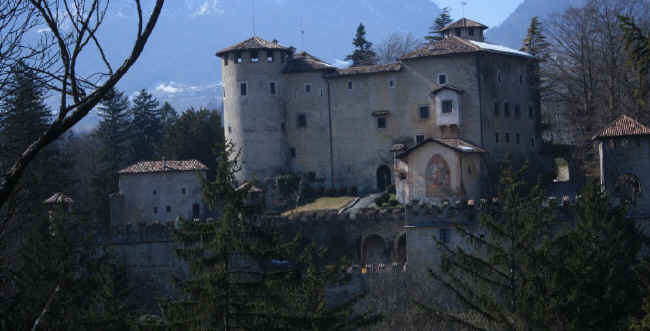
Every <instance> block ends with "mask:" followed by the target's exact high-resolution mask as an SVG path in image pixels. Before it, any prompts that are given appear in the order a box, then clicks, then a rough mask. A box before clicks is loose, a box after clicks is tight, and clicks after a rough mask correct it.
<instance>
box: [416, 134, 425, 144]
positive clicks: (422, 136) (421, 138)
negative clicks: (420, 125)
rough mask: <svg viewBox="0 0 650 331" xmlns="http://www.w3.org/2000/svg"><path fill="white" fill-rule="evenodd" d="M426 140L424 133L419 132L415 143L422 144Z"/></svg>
mask: <svg viewBox="0 0 650 331" xmlns="http://www.w3.org/2000/svg"><path fill="white" fill-rule="evenodd" d="M423 142H424V135H423V134H418V135H416V136H415V143H416V144H421V143H423Z"/></svg>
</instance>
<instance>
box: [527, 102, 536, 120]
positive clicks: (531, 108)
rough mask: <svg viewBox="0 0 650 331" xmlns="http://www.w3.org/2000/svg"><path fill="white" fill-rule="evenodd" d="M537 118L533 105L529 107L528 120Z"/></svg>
mask: <svg viewBox="0 0 650 331" xmlns="http://www.w3.org/2000/svg"><path fill="white" fill-rule="evenodd" d="M533 117H535V110H534V109H533V106H532V105H528V118H530V119H532V118H533Z"/></svg>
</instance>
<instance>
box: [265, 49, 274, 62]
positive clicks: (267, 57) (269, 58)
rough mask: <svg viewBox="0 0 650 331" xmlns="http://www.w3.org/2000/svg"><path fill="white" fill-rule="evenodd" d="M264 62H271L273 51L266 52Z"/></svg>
mask: <svg viewBox="0 0 650 331" xmlns="http://www.w3.org/2000/svg"><path fill="white" fill-rule="evenodd" d="M266 62H269V63H270V62H273V51H266Z"/></svg>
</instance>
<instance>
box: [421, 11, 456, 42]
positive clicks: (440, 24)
mask: <svg viewBox="0 0 650 331" xmlns="http://www.w3.org/2000/svg"><path fill="white" fill-rule="evenodd" d="M450 11H451V9H449V7H445V8H443V9H442V13H440V15H439V16H438V17H437V18H436V20H435V21H434V22H433V25H431V27H430V28H429V34H428V35H426V36H424V39H425V40H426V41H427V42H428V43H430V44H433V43H435V42H437V41H440V40H442V33H441V32H439V31H440V30H442V29H443V28H444V27H446V26H447V25H449V23H451V21H452V20H451V15H450V14H449V12H450Z"/></svg>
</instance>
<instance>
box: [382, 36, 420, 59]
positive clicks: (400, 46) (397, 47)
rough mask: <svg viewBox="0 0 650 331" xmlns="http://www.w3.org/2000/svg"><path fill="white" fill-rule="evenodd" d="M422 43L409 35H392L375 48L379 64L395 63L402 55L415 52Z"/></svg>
mask: <svg viewBox="0 0 650 331" xmlns="http://www.w3.org/2000/svg"><path fill="white" fill-rule="evenodd" d="M423 44H424V42H423V41H422V40H420V39H418V38H416V37H415V36H413V34H411V33H407V34H402V33H397V32H396V33H393V34H391V35H390V36H389V37H388V38H387V39H386V40H384V41H383V42H381V43H379V44H378V45H376V46H375V53H377V61H378V63H379V64H388V63H395V62H396V61H397V60H399V58H400V57H402V56H403V55H405V54H407V53H409V52H412V51H414V50H416V49H417V48H418V47H420V46H422V45H423Z"/></svg>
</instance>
